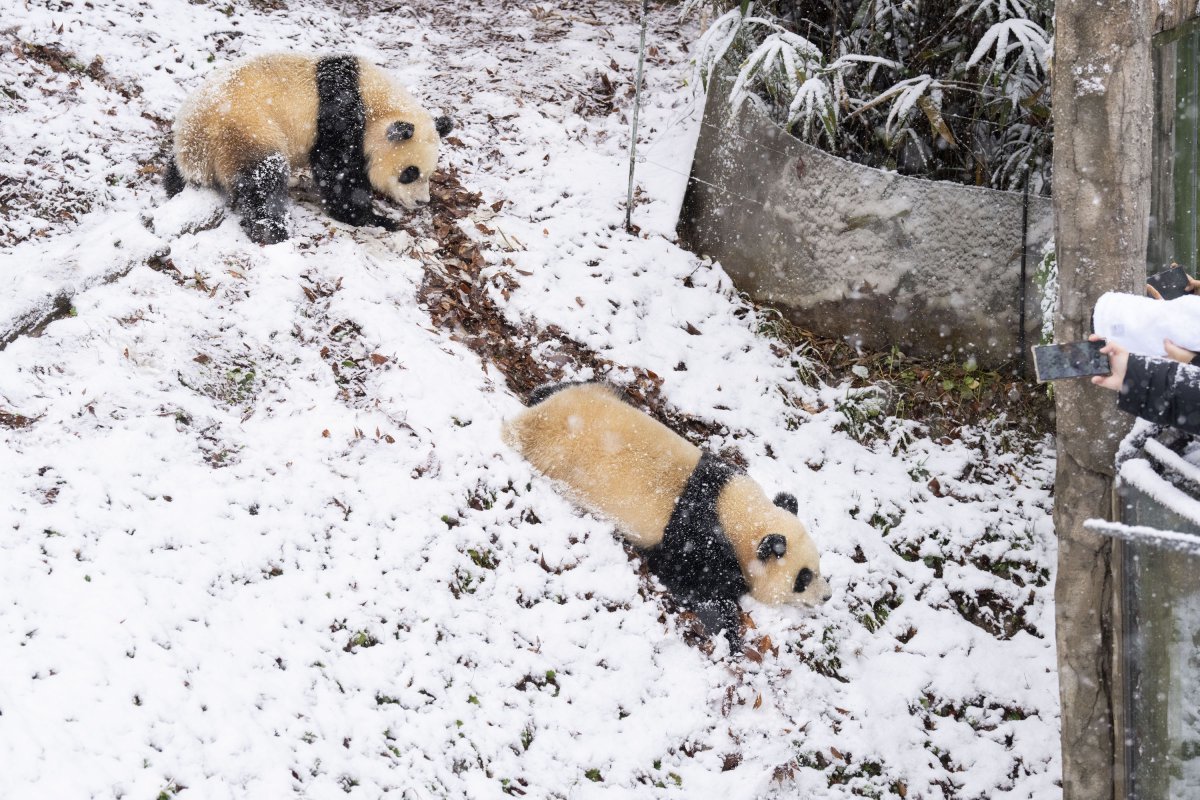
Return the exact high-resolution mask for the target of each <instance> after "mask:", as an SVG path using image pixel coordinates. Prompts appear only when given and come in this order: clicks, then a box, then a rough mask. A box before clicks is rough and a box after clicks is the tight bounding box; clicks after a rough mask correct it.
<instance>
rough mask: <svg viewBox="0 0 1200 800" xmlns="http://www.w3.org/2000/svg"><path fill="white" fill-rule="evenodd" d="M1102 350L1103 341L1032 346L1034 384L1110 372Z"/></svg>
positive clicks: (1106, 358) (1106, 357)
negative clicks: (1035, 379) (1035, 381)
mask: <svg viewBox="0 0 1200 800" xmlns="http://www.w3.org/2000/svg"><path fill="white" fill-rule="evenodd" d="M1101 347H1104V340H1103V339H1100V340H1099V341H1095V342H1065V343H1064V344H1043V345H1037V346H1035V347H1034V348H1033V371H1034V372H1035V373H1036V374H1037V382H1038V383H1045V382H1046V381H1057V380H1061V379H1063V378H1083V377H1086V376H1088V375H1107V374H1108V373H1110V372H1112V370H1111V369H1110V368H1109V366H1108V356H1106V355H1104V353H1101V352H1100V348H1101Z"/></svg>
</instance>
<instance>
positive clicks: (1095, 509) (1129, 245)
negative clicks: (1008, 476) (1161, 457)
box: [1052, 0, 1157, 800]
mask: <svg viewBox="0 0 1200 800" xmlns="http://www.w3.org/2000/svg"><path fill="white" fill-rule="evenodd" d="M1155 2H1157V0H1057V2H1056V5H1055V53H1054V86H1053V90H1052V91H1053V94H1052V99H1053V107H1054V137H1055V141H1054V212H1055V236H1056V246H1057V258H1058V278H1059V297H1060V307H1059V312H1058V315H1057V316H1056V318H1055V325H1054V333H1055V339H1056V341H1060V342H1066V341H1074V340H1079V339H1084V338H1086V337H1087V335H1088V334H1089V333H1090V332H1091V330H1092V308H1093V307H1094V306H1095V303H1096V298H1098V297H1099V296H1100V295H1101V294H1102V293H1103V292H1106V291H1110V290H1119V291H1126V292H1140V291H1141V289H1142V285H1143V283H1144V281H1145V274H1146V244H1147V232H1148V224H1149V217H1148V213H1149V208H1150V172H1151V137H1152V128H1153V104H1152V101H1153V95H1154V84H1153V74H1152V67H1151V53H1150V37H1151V33H1152V31H1151V24H1152V19H1153V15H1154V11H1153V10H1152V9H1151V6H1152V5H1154V3H1155ZM1055 397H1056V410H1057V442H1058V473H1057V478H1056V482H1055V502H1054V526H1055V529H1056V531H1057V532H1058V543H1059V551H1058V577H1057V583H1056V586H1055V604H1056V635H1057V644H1058V664H1059V695H1060V698H1061V702H1062V748H1063V796H1064V798H1065V800H1104V799H1105V798H1112V797H1113V796H1114V786H1115V780H1116V779H1117V777H1118V768H1119V767H1118V764H1117V763H1116V759H1117V757H1118V748H1117V747H1116V744H1117V741H1116V738H1115V737H1114V726H1113V702H1114V700H1115V699H1117V695H1116V694H1115V693H1114V692H1116V691H1119V689H1120V687H1119V686H1118V685H1116V682H1115V681H1114V680H1113V670H1114V666H1116V664H1115V661H1114V659H1113V652H1114V651H1113V647H1112V642H1113V634H1114V631H1113V610H1114V606H1113V591H1114V587H1113V570H1112V564H1111V554H1112V546H1111V545H1110V544H1109V541H1108V540H1105V539H1102V538H1101V537H1098V536H1095V535H1093V534H1090V533H1088V532H1086V531H1085V530H1083V522H1084V520H1086V519H1090V518H1104V519H1112V518H1113V511H1114V505H1113V460H1114V455H1115V451H1116V447H1117V445H1118V444H1119V443H1120V441H1121V439H1122V438H1123V437H1124V435H1125V433H1126V432H1127V430H1128V429H1129V425H1130V423H1131V421H1132V420H1131V419H1130V418H1129V417H1127V416H1125V415H1123V414H1121V413H1120V412H1118V411H1117V410H1116V397H1115V396H1114V394H1113V393H1112V392H1109V391H1107V390H1104V389H1099V388H1097V387H1094V386H1092V385H1091V383H1090V382H1089V381H1086V380H1073V381H1059V382H1058V383H1057V384H1056V385H1055Z"/></svg>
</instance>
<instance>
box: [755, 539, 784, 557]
mask: <svg viewBox="0 0 1200 800" xmlns="http://www.w3.org/2000/svg"><path fill="white" fill-rule="evenodd" d="M786 552H787V538H786V537H784V536H782V535H781V534H778V533H772V534H769V535H767V536H764V537H763V538H762V541H761V542H759V543H758V558H759V560H760V561H766V560H767V559H768V558H783V554H784V553H786Z"/></svg>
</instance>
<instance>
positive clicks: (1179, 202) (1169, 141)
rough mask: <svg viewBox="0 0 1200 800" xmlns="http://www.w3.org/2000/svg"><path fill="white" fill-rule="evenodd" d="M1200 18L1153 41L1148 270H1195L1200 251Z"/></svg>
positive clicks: (1193, 272)
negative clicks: (1170, 267)
mask: <svg viewBox="0 0 1200 800" xmlns="http://www.w3.org/2000/svg"><path fill="white" fill-rule="evenodd" d="M1198 59H1200V21H1195V20H1194V21H1192V22H1189V23H1188V24H1186V25H1183V26H1181V27H1180V28H1177V29H1175V30H1173V31H1171V32H1169V33H1166V34H1163V35H1162V36H1159V37H1156V38H1155V41H1154V64H1155V76H1156V80H1155V87H1154V88H1155V108H1154V173H1153V183H1154V185H1153V187H1152V200H1151V216H1150V246H1149V252H1148V254H1147V256H1148V262H1149V269H1150V271H1151V272H1157V271H1158V270H1160V269H1163V268H1164V267H1165V266H1168V265H1170V263H1171V262H1172V261H1177V262H1178V263H1180V264H1182V265H1184V266H1185V267H1188V269H1189V271H1190V272H1192V274H1195V273H1196V269H1197V253H1198V251H1200V216H1198V215H1197V207H1198V205H1200V180H1198V179H1197V174H1196V170H1197V165H1198V164H1200V113H1198V111H1200V107H1198V106H1200V63H1198Z"/></svg>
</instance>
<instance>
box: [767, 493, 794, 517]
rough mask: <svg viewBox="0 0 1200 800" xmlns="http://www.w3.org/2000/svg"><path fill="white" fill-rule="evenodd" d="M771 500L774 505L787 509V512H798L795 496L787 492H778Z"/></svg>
mask: <svg viewBox="0 0 1200 800" xmlns="http://www.w3.org/2000/svg"><path fill="white" fill-rule="evenodd" d="M771 502H773V503H774V504H775V505H777V506H779V507H780V508H782V509H783V510H784V511H787V512H789V513H792V514H799V513H800V504H799V503H798V502H796V496H795V495H793V494H788V493H787V492H780V493H779V494H777V495H775V499H774V500H773V501H771Z"/></svg>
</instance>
